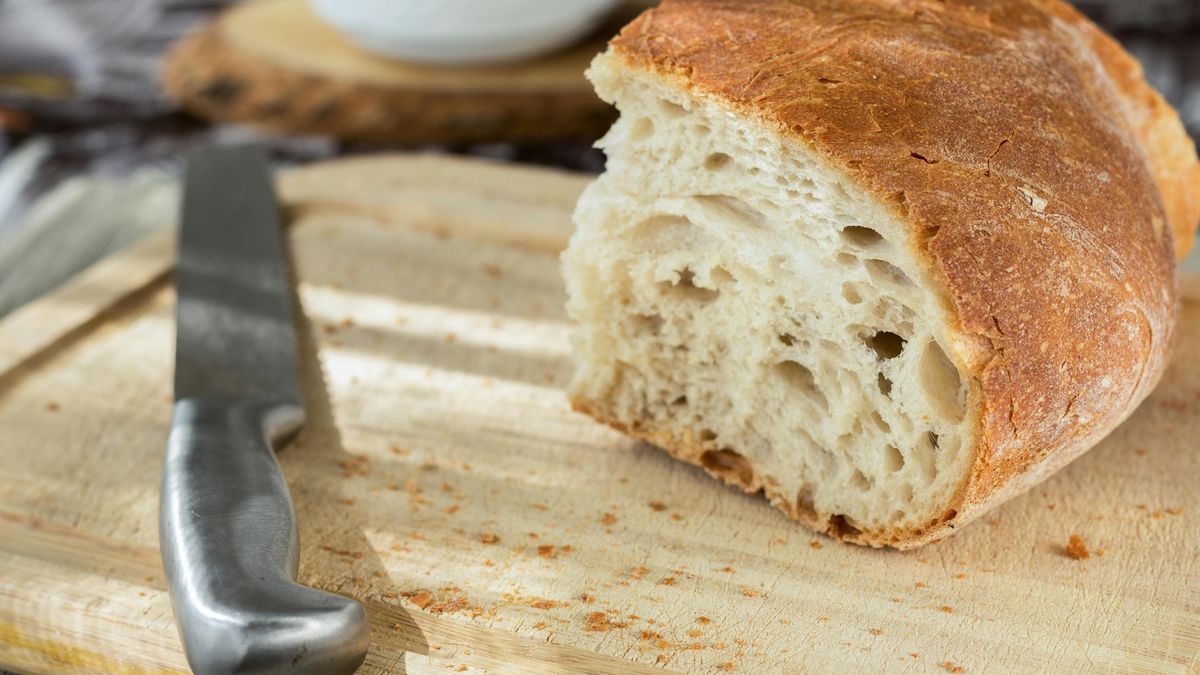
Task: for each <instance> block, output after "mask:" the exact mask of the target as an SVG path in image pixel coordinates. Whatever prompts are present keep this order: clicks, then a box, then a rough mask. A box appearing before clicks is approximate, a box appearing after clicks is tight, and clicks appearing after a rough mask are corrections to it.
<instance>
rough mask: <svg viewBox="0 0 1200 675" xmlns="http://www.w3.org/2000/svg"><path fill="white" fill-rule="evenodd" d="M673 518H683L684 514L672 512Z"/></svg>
mask: <svg viewBox="0 0 1200 675" xmlns="http://www.w3.org/2000/svg"><path fill="white" fill-rule="evenodd" d="M671 520H683V516H682V515H681V514H678V513H672V514H671Z"/></svg>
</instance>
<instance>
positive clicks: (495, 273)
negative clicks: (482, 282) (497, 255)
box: [479, 263, 504, 279]
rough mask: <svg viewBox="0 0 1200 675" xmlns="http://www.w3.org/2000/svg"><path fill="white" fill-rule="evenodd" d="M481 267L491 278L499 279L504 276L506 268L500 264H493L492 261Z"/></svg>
mask: <svg viewBox="0 0 1200 675" xmlns="http://www.w3.org/2000/svg"><path fill="white" fill-rule="evenodd" d="M479 269H480V271H482V272H483V273H484V274H485V275H486V276H487V277H488V278H490V279H499V278H500V277H502V276H504V270H502V269H500V266H499V265H493V264H492V263H486V264H484V265H482V266H481V267H480V268H479Z"/></svg>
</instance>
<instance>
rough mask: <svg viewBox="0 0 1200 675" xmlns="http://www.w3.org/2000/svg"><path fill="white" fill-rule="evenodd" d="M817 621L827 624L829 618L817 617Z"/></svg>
mask: <svg viewBox="0 0 1200 675" xmlns="http://www.w3.org/2000/svg"><path fill="white" fill-rule="evenodd" d="M817 621H820V622H822V623H828V621H829V617H827V616H818V617H817Z"/></svg>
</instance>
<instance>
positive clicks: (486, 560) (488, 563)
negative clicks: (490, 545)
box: [483, 558, 496, 567]
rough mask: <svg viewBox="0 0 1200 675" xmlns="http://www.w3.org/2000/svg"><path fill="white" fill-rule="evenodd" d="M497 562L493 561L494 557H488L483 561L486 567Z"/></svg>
mask: <svg viewBox="0 0 1200 675" xmlns="http://www.w3.org/2000/svg"><path fill="white" fill-rule="evenodd" d="M495 564H496V563H494V562H492V559H491V558H487V559H485V560H484V561H483V566H484V567H491V566H492V565H495Z"/></svg>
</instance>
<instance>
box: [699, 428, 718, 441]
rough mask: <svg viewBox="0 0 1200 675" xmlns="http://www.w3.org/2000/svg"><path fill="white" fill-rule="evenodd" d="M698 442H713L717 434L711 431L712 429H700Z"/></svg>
mask: <svg viewBox="0 0 1200 675" xmlns="http://www.w3.org/2000/svg"><path fill="white" fill-rule="evenodd" d="M700 440H702V441H715V440H717V432H715V431H713V430H712V429H701V430H700Z"/></svg>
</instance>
